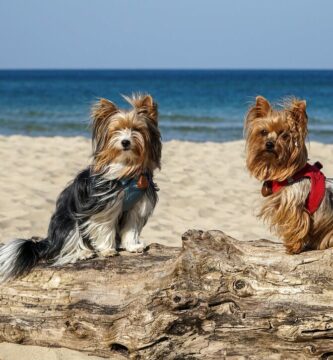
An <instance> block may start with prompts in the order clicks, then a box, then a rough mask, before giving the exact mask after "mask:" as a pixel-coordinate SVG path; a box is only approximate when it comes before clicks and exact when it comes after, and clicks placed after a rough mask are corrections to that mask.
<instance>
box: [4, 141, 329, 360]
mask: <svg viewBox="0 0 333 360" xmlns="http://www.w3.org/2000/svg"><path fill="white" fill-rule="evenodd" d="M244 151H245V144H244V142H243V141H235V142H228V143H191V142H180V141H170V142H167V143H164V145H163V156H162V170H161V171H158V172H157V173H156V177H155V180H156V182H157V184H158V186H159V188H160V192H159V197H160V200H159V203H158V205H157V207H156V210H155V212H154V214H153V216H152V218H151V219H150V220H149V222H148V224H147V225H146V227H145V228H144V231H143V234H142V236H143V238H144V240H145V241H146V243H147V244H149V243H153V242H158V243H162V244H165V245H172V246H180V245H181V234H182V233H183V232H185V231H186V230H187V229H190V228H197V229H203V230H208V229H220V230H222V231H224V232H226V233H227V234H228V235H230V236H233V237H236V238H238V239H240V240H244V241H247V240H251V239H258V238H268V239H273V240H276V241H277V239H276V238H275V237H274V236H273V235H272V234H270V233H269V230H268V229H267V227H265V226H264V224H262V223H261V222H260V221H259V220H258V219H257V218H256V213H257V211H258V207H259V204H260V200H261V195H260V188H261V184H260V183H259V182H258V181H257V180H256V179H253V178H250V177H249V175H248V174H247V172H246V169H245V154H244ZM90 152H91V147H90V141H89V140H88V139H85V138H81V137H75V138H62V137H53V138H43V137H40V138H31V137H25V136H11V137H4V136H1V137H0V154H1V163H2V171H1V173H0V184H1V186H0V198H1V201H0V241H1V242H7V241H9V240H10V239H13V238H16V237H23V238H26V237H31V236H32V235H34V236H44V235H45V234H46V231H47V226H48V221H49V218H50V216H51V214H52V212H53V210H54V205H55V200H56V198H57V196H58V194H59V193H60V191H61V190H62V189H63V188H64V186H65V185H66V184H67V183H68V182H69V181H70V180H71V179H72V178H73V177H74V176H75V174H76V173H77V172H78V171H79V170H81V169H82V168H83V167H85V166H87V164H89V161H90V158H89V157H90ZM309 153H310V161H313V162H314V161H317V160H319V161H320V162H322V164H323V165H324V169H323V170H324V172H325V174H326V176H327V177H331V176H332V177H333V162H332V161H331V160H330V159H331V158H332V155H333V145H324V144H320V143H311V145H310V146H309ZM23 354H24V355H23ZM88 358H89V359H91V360H93V359H97V358H96V357H91V356H89V357H88V355H85V354H81V353H78V352H74V351H70V350H66V349H47V348H39V347H30V346H29V347H28V346H24V347H23V346H20V345H12V344H6V343H2V344H0V359H1V360H19V359H20V360H21V359H24V360H30V359H31V360H32V359H34V360H45V359H47V360H53V359H57V360H60V359H62V360H65V359H71V360H76V359H88Z"/></svg>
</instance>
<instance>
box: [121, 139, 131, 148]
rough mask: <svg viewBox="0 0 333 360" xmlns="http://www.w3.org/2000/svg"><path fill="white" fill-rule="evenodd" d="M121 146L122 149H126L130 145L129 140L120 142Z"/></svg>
mask: <svg viewBox="0 0 333 360" xmlns="http://www.w3.org/2000/svg"><path fill="white" fill-rule="evenodd" d="M121 145H122V146H123V147H124V149H127V148H128V147H129V146H130V145H131V142H130V141H129V140H126V139H125V140H121Z"/></svg>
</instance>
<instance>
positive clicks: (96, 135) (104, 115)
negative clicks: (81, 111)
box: [91, 99, 118, 153]
mask: <svg viewBox="0 0 333 360" xmlns="http://www.w3.org/2000/svg"><path fill="white" fill-rule="evenodd" d="M117 112H118V108H117V106H116V105H115V104H114V103H113V102H111V101H109V100H107V99H100V100H99V101H98V102H97V103H96V104H95V105H94V106H93V107H92V109H91V118H92V141H93V148H94V152H95V153H96V152H99V151H101V150H102V148H103V147H104V145H105V141H106V136H107V132H108V131H107V130H108V127H109V124H110V118H111V116H112V115H114V114H115V113H117Z"/></svg>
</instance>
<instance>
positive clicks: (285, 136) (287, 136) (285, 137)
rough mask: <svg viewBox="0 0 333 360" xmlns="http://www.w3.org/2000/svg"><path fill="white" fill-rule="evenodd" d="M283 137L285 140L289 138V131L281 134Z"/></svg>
mask: <svg viewBox="0 0 333 360" xmlns="http://www.w3.org/2000/svg"><path fill="white" fill-rule="evenodd" d="M281 137H282V139H283V140H287V139H288V138H289V134H288V133H283V134H282V135H281Z"/></svg>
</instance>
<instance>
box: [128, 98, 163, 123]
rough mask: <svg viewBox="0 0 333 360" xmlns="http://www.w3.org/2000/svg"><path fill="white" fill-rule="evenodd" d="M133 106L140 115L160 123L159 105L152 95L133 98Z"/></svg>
mask: <svg viewBox="0 0 333 360" xmlns="http://www.w3.org/2000/svg"><path fill="white" fill-rule="evenodd" d="M130 102H131V104H132V105H133V106H134V107H135V108H136V110H137V112H138V114H143V115H145V116H146V117H147V118H149V119H150V120H153V121H154V122H156V123H157V122H158V109H157V104H156V103H155V102H154V100H153V98H152V97H151V95H141V96H138V97H135V96H134V97H133V98H132V99H131V101H130Z"/></svg>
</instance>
